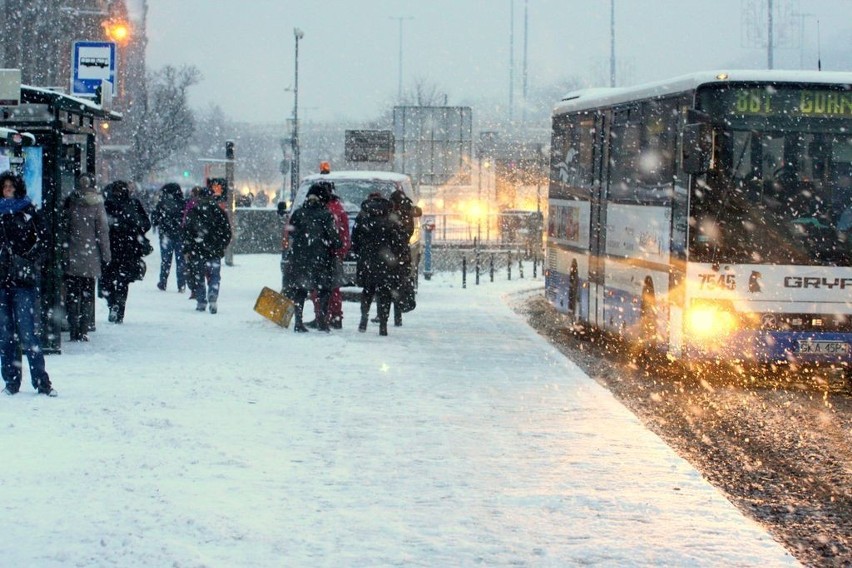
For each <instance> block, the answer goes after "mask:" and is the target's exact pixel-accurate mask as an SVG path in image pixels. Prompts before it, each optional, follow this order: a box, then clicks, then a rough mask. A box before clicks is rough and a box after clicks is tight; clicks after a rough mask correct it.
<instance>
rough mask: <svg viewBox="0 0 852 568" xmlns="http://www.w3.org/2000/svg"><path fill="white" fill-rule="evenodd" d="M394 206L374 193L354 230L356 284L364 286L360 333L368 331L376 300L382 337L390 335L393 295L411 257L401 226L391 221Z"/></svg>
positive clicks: (356, 222)
mask: <svg viewBox="0 0 852 568" xmlns="http://www.w3.org/2000/svg"><path fill="white" fill-rule="evenodd" d="M391 209H392V205H391V202H390V201H389V200H388V199H386V198H384V197H382V196H381V194H378V193H372V194H370V196H369V197H368V198H367V200H366V201H364V202H363V203H362V204H361V212H360V213H359V214H358V218H357V219H356V221H355V227H354V228H353V230H352V250H354V251H355V255H356V256H357V257H358V268H357V272H356V281H357V283H358V285H359V286H361V288H362V290H361V322H360V323H359V324H358V331H360V332H364V331H367V318H368V317H369V315H370V305H371V304H372V303H373V298H374V297H375V298H376V301H377V303H378V312H379V335H387V334H388V315H389V314H390V305H391V294H392V292H393V291H394V290H396V289H397V288H399V281H400V276H401V273H402V269H403V268H402V267H403V266H404V262H405V258H406V257H407V254H408V240H407V239H406V236H405V230H404V229H403V227H402V225H401V224H400V223H398V222H396V221H395V220H394V219H392V218H391V216H390V213H391Z"/></svg>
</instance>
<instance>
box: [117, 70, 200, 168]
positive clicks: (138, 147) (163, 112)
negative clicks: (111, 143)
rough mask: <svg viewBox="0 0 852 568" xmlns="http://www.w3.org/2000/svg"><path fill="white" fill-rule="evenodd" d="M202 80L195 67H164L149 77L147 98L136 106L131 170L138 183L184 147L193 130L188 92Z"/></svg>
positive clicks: (192, 117)
mask: <svg viewBox="0 0 852 568" xmlns="http://www.w3.org/2000/svg"><path fill="white" fill-rule="evenodd" d="M200 80H201V72H200V71H199V70H198V68H196V67H195V66H192V65H190V66H183V67H181V68H175V67H172V66H171V65H167V66H166V67H164V68H163V69H161V70H159V71H156V72H153V73H151V74H150V75H149V77H148V96H147V98H146V100H145V101H144V104H142V105H137V106H136V107H135V111H133V112H138V113H139V114H138V115H137V116H135V117H134V118H135V119H136V120H134V123H135V124H136V129H135V131H134V132H133V142H132V145H133V155H132V158H131V164H130V170H131V175H132V176H133V179H134V180H136V181H138V182H141V181H142V180H143V179H144V178H145V176H147V175H148V174H149V173H151V172H152V171H154V170H156V169H157V167H158V166H160V165H161V164H162V163H163V162H165V161H166V160H167V159H168V158H169V157H171V156H172V155H173V154H174V153H175V152H177V151H178V150H180V149H181V148H183V147H185V146H186V145H187V143H188V142H189V140H190V138H191V137H192V134H193V132H194V131H195V117H194V115H193V112H192V110H191V109H190V108H189V104H188V101H187V90H188V89H189V88H190V87H191V86H193V85H195V84H197V83H198V82H199V81H200Z"/></svg>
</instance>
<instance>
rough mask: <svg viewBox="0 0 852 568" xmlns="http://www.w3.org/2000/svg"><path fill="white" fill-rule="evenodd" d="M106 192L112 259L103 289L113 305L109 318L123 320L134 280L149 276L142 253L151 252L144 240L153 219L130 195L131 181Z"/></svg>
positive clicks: (113, 320) (105, 273)
mask: <svg viewBox="0 0 852 568" xmlns="http://www.w3.org/2000/svg"><path fill="white" fill-rule="evenodd" d="M104 194H106V196H107V198H106V200H105V201H104V207H105V208H106V212H107V218H108V219H109V248H110V256H111V260H110V262H109V263H108V264H107V265H106V269H105V270H104V275H103V293H104V296H105V297H106V299H107V305H108V306H109V321H111V322H113V323H123V322H124V309H125V307H126V305H127V293H128V291H129V288H130V283H131V282H133V281H135V280H141V279H142V278H143V277H144V276H145V274H144V263H143V262H142V257H143V256H145V255H146V254H148V253H149V252H150V250H149V251H147V252H146V251H145V247H144V243H145V242H147V239H146V238H145V233H147V232H148V231H149V230H150V229H151V221H150V220H149V219H148V215H147V214H146V213H145V208H144V207H143V206H142V204H141V203H140V202H139V200H138V199H134V198H132V197H131V196H130V188H129V187H128V186H127V182H125V181H121V180H119V181H114V182H112V183H111V184H109V185H108V186H107V187H106V188H104ZM149 246H150V245H149Z"/></svg>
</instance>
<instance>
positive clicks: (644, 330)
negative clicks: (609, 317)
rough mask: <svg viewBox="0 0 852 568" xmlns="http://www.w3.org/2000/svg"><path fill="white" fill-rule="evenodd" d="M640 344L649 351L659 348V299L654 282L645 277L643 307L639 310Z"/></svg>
mask: <svg viewBox="0 0 852 568" xmlns="http://www.w3.org/2000/svg"><path fill="white" fill-rule="evenodd" d="M639 314H640V317H639V322H640V326H641V327H640V334H641V337H640V340H639V341H640V344H641V345H642V347H643V348H644V349H645V350H647V351H655V350H656V348H657V298H656V296H655V295H654V281H653V280H651V277H650V276H646V277H645V283H644V284H643V286H642V305H641V307H640V309H639Z"/></svg>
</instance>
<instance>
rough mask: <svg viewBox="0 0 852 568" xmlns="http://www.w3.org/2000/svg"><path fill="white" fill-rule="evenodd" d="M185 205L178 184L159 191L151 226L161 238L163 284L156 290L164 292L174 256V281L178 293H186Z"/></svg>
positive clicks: (164, 187)
mask: <svg viewBox="0 0 852 568" xmlns="http://www.w3.org/2000/svg"><path fill="white" fill-rule="evenodd" d="M185 206H186V201H185V200H184V198H183V190H181V188H180V186H179V185H178V184H176V183H167V184H166V185H164V186H163V187H162V188H161V189H160V199H159V200H158V201H157V205H156V207H154V212H153V213H152V214H151V225H153V226H154V227H156V228H157V231H158V232H159V234H160V280H159V281H158V282H157V288H159V289H160V290H163V291H165V289H166V282H168V280H169V272H170V271H171V269H172V255H174V257H175V279H176V280H177V288H178V292H181V293H183V291H184V290H186V280H185V276H186V269H185V267H184V258H183V209H184V207H185Z"/></svg>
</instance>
